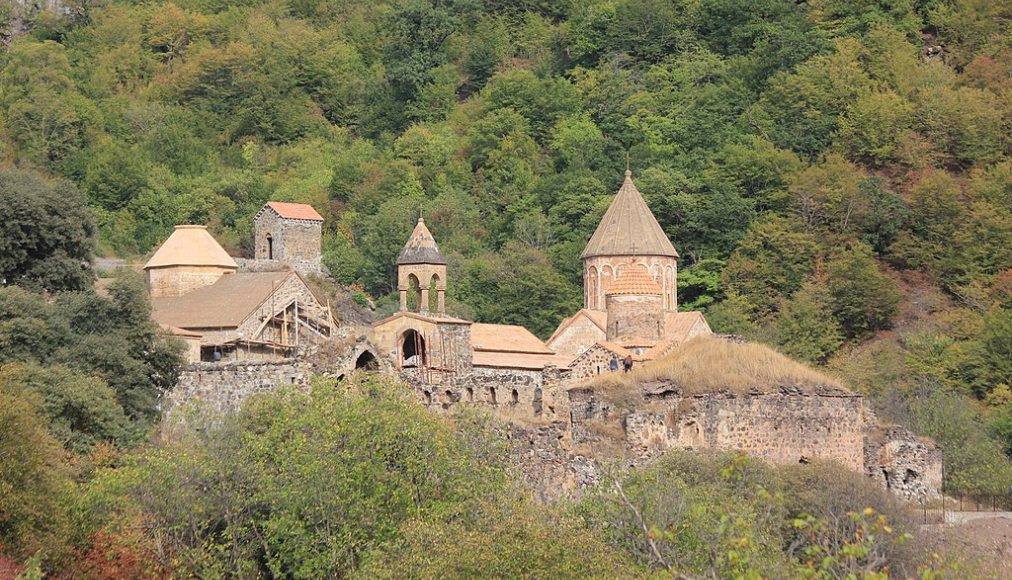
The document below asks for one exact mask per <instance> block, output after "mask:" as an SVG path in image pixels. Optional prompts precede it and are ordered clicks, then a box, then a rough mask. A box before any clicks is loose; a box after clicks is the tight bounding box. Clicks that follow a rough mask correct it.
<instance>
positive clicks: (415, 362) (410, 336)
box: [401, 328, 428, 368]
mask: <svg viewBox="0 0 1012 580" xmlns="http://www.w3.org/2000/svg"><path fill="white" fill-rule="evenodd" d="M427 363H428V360H427V355H426V350H425V336H423V335H422V333H420V332H418V331H417V330H415V329H413V328H409V329H408V330H405V331H404V334H402V335H401V368H418V367H424V366H427Z"/></svg>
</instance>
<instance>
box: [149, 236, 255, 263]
mask: <svg viewBox="0 0 1012 580" xmlns="http://www.w3.org/2000/svg"><path fill="white" fill-rule="evenodd" d="M168 266H220V267H222V268H233V269H238V268H239V266H238V264H236V263H235V260H233V259H232V257H231V256H229V255H228V252H226V251H225V248H222V247H221V244H219V243H218V241H217V240H215V239H214V237H212V236H211V234H210V233H209V232H208V231H207V226H176V229H175V231H173V232H172V235H171V236H169V239H167V240H165V242H164V243H163V244H162V245H161V246H159V247H158V251H156V252H155V255H153V256H151V259H150V260H148V263H147V264H144V269H145V270H147V269H150V268H164V267H168Z"/></svg>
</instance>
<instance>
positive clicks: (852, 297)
mask: <svg viewBox="0 0 1012 580" xmlns="http://www.w3.org/2000/svg"><path fill="white" fill-rule="evenodd" d="M826 287H827V289H828V290H829V294H830V296H831V297H832V311H833V315H834V316H835V317H836V320H837V321H839V323H840V328H841V329H842V330H843V333H844V335H845V336H846V337H847V338H863V337H866V336H869V335H871V334H873V333H875V332H876V331H879V330H884V329H887V328H890V327H891V326H892V322H893V319H894V318H895V317H896V315H897V314H898V313H899V304H900V298H901V297H902V295H901V294H900V291H899V289H898V288H897V287H896V282H894V281H893V279H892V278H890V277H889V276H888V275H886V274H884V273H882V272H881V271H880V270H879V267H878V264H877V263H876V262H875V259H874V258H873V257H872V254H871V248H869V247H868V246H867V245H865V244H853V245H851V246H850V248H849V249H848V251H846V252H842V253H840V254H839V255H837V256H834V257H833V258H832V259H831V260H829V262H827V264H826Z"/></svg>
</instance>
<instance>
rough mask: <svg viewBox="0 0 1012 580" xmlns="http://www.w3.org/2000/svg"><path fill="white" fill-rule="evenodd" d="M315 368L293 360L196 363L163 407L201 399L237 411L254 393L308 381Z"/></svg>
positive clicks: (220, 407)
mask: <svg viewBox="0 0 1012 580" xmlns="http://www.w3.org/2000/svg"><path fill="white" fill-rule="evenodd" d="M311 370H312V367H311V366H310V365H308V364H306V363H300V362H295V361H292V360H289V361H283V362H260V361H256V362H234V363H195V364H192V365H190V367H189V368H188V369H187V370H185V371H183V372H182V373H181V374H180V376H179V382H177V383H176V386H175V388H174V389H172V390H171V391H170V392H169V394H168V395H167V397H166V404H164V405H163V409H164V410H166V411H170V410H171V409H173V408H175V407H177V406H179V405H184V404H186V403H187V402H189V401H192V400H200V401H203V402H204V403H205V404H206V405H207V406H208V407H210V408H211V409H213V410H215V411H220V412H225V411H234V410H236V409H238V408H239V407H240V406H241V405H242V402H243V401H244V400H246V398H247V397H249V396H251V395H254V394H257V393H266V392H271V391H274V390H276V389H277V388H278V387H279V386H281V385H306V384H307V383H308V381H309V377H310V375H311Z"/></svg>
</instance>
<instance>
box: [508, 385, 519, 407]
mask: <svg viewBox="0 0 1012 580" xmlns="http://www.w3.org/2000/svg"><path fill="white" fill-rule="evenodd" d="M510 400H511V401H512V402H513V404H514V405H516V404H517V403H519V402H520V393H518V392H517V390H516V389H513V393H512V395H510Z"/></svg>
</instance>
